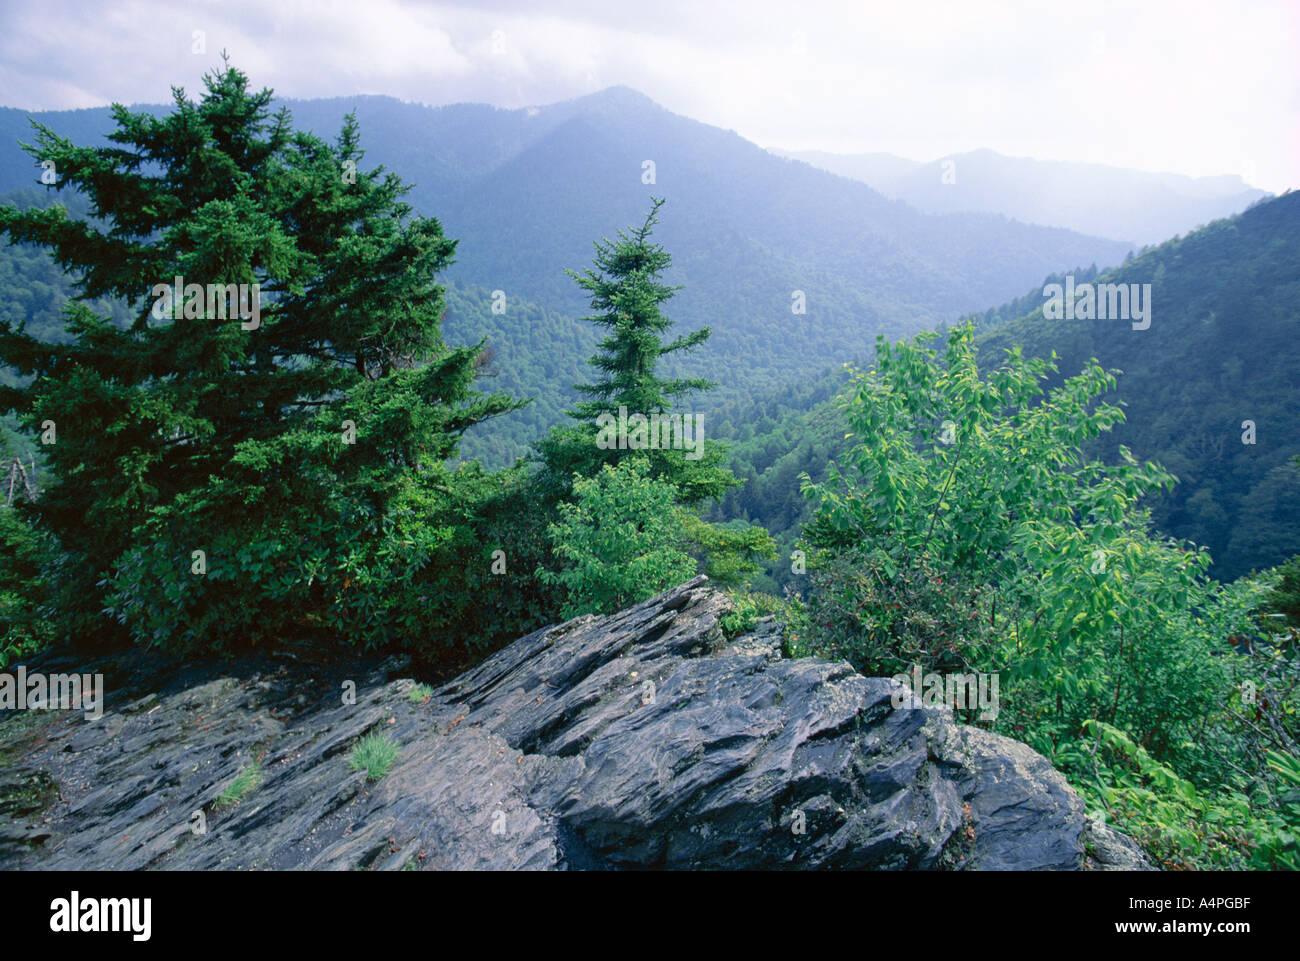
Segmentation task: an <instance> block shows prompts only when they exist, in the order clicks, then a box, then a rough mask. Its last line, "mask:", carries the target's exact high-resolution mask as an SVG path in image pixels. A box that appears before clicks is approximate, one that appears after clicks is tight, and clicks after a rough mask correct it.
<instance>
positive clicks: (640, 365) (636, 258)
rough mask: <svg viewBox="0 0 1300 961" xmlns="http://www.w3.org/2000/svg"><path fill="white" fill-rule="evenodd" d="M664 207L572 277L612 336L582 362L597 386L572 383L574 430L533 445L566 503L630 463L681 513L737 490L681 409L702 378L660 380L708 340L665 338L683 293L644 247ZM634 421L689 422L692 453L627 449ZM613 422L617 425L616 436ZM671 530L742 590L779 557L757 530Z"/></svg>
mask: <svg viewBox="0 0 1300 961" xmlns="http://www.w3.org/2000/svg"><path fill="white" fill-rule="evenodd" d="M663 205H664V201H663V200H662V199H660V198H651V208H650V211H649V213H648V214H647V215H646V219H645V221H644V222H643V223H642V225H641V226H640V227H639V228H637V229H636V230H634V231H633V232H632V233H630V234H629V233H627V232H625V231H622V230H620V231H619V232H618V237H617V239H615V240H612V241H611V240H608V239H605V240H602V241H600V242H598V243H596V244H595V248H596V256H595V260H594V269H593V268H588V269H586V270H584V271H583V272H582V273H578V272H577V271H573V270H570V271H568V273H569V275H570V276H571V277H573V278H574V280H576V281H577V283H578V285H579V286H580V287H581V288H582V289H583V290H584V291H586V292H587V293H588V295H589V296H590V304H591V307H592V309H593V310H594V311H596V313H595V314H593V315H591V316H589V317H587V318H586V319H587V320H588V321H590V322H591V323H593V324H595V325H597V326H598V327H603V328H605V329H606V330H607V331H608V334H607V335H606V336H605V338H604V339H603V340H602V341H601V342H600V344H599V345H598V353H596V355H595V356H593V357H592V358H591V359H590V360H589V361H588V363H589V364H590V365H591V366H592V367H594V368H595V369H596V370H597V371H599V372H600V374H601V376H600V377H599V378H598V379H596V380H595V382H594V383H590V384H578V385H575V389H576V390H578V391H579V392H580V393H581V394H582V395H583V396H584V397H585V398H586V400H583V401H581V402H579V403H577V404H575V405H574V408H573V409H572V410H571V411H570V412H569V416H570V417H572V418H573V419H574V420H576V421H578V423H577V424H576V425H570V426H567V427H557V428H555V429H554V430H553V431H552V432H551V434H550V435H549V436H548V437H547V438H545V439H544V440H543V441H541V442H540V443H539V444H538V449H539V452H540V454H541V459H542V462H543V465H544V469H543V472H542V476H543V479H544V482H549V485H550V488H549V492H548V493H549V495H550V497H552V498H558V499H561V500H562V499H564V498H566V497H567V496H568V495H569V493H570V491H571V490H572V486H571V485H572V484H573V481H574V479H575V478H588V479H590V478H595V477H597V476H599V475H600V474H601V471H602V469H603V468H604V467H607V466H608V467H614V466H616V465H617V464H618V463H619V462H620V461H621V460H622V459H623V458H624V457H626V456H629V455H631V456H633V457H635V458H638V459H645V460H646V461H647V463H648V471H647V476H648V478H649V479H650V480H652V481H656V482H662V483H665V484H668V485H670V486H671V487H672V488H673V489H674V490H675V492H676V502H677V504H678V505H679V507H680V508H696V507H698V506H699V505H701V504H702V503H704V502H705V501H708V500H711V499H716V498H719V497H721V496H722V495H723V494H725V493H726V492H727V491H728V490H730V489H732V488H733V487H736V486H738V485H739V484H740V483H741V482H740V481H739V480H738V479H737V478H736V476H735V475H734V474H732V472H731V471H730V470H729V469H728V468H727V467H726V465H725V463H724V462H725V459H726V453H725V450H724V449H723V447H722V446H721V445H720V444H718V443H717V442H716V441H711V440H708V439H707V438H706V436H705V431H704V427H703V424H704V420H705V418H704V415H703V414H702V413H698V412H691V411H687V410H682V409H681V408H682V406H683V404H682V402H683V401H684V400H686V399H687V398H688V397H689V396H690V395H691V394H694V393H698V392H700V391H706V390H709V389H711V388H712V387H713V386H714V385H713V384H712V383H711V382H709V381H707V380H703V379H700V378H663V377H661V376H659V374H658V366H659V361H660V359H661V358H663V357H667V356H669V355H674V354H678V353H684V352H686V351H689V350H691V349H692V348H695V347H698V346H699V345H700V344H702V343H703V342H704V341H705V340H707V339H708V337H709V334H710V331H709V328H707V327H705V328H702V329H700V330H697V331H694V332H692V333H689V334H682V335H679V336H677V337H675V338H673V339H671V340H669V339H668V336H669V331H670V329H671V327H672V321H671V320H670V319H669V318H667V317H666V316H664V314H663V311H662V306H663V305H664V304H665V303H666V302H667V301H668V300H669V299H670V298H671V297H672V296H673V294H674V293H676V291H678V290H680V289H681V288H680V287H672V286H668V285H667V284H665V283H663V281H662V278H663V274H664V272H665V271H666V270H667V269H668V267H669V266H670V265H671V263H672V258H671V256H670V255H669V253H668V252H667V251H666V250H665V249H664V247H663V246H662V245H661V244H657V243H654V242H652V241H651V239H650V237H651V234H652V232H653V230H654V227H655V225H656V224H657V223H658V222H659V219H658V217H659V210H660V208H661V207H662V206H663ZM637 415H640V416H642V417H645V418H650V417H651V416H663V415H680V416H681V417H682V418H683V420H684V421H686V420H689V421H691V422H692V423H693V424H694V429H693V435H692V437H691V441H692V446H693V447H694V449H692V450H687V449H686V448H685V447H684V446H682V447H667V448H665V447H663V446H660V445H659V444H657V443H653V442H652V443H651V445H650V446H646V445H645V441H647V440H653V439H654V438H656V437H657V438H658V440H660V441H661V440H662V439H663V435H662V434H656V432H655V431H653V430H649V431H646V432H645V434H644V435H643V437H642V438H641V441H640V442H639V443H637V442H629V441H635V440H636V439H635V438H630V437H628V436H627V435H628V434H631V433H633V432H632V431H626V432H624V430H623V425H624V424H625V423H626V421H627V420H629V419H631V418H633V417H635V416H637ZM611 422H612V423H614V424H617V425H619V426H618V427H617V429H616V430H612V429H611V427H610V424H611ZM677 436H678V438H679V439H680V436H681V435H680V434H679V435H677ZM611 441H614V442H613V443H611ZM674 523H675V526H676V533H675V534H674V538H675V539H676V540H677V541H678V543H679V546H683V547H685V548H686V549H689V550H690V551H691V552H692V553H693V554H694V555H695V556H696V557H698V558H700V559H701V560H703V561H704V562H705V570H706V571H707V572H708V573H709V574H710V575H711V576H714V577H715V578H718V579H720V580H723V581H724V582H729V583H736V582H739V581H740V580H741V579H743V578H744V577H745V576H747V575H748V574H750V573H752V572H754V571H755V570H757V565H756V564H754V563H753V559H754V558H757V557H769V558H770V557H775V545H774V543H773V541H772V538H771V536H770V535H769V534H768V533H767V532H766V531H765V530H763V529H762V528H761V527H744V526H732V527H722V526H715V525H710V524H707V523H705V522H704V521H702V520H700V518H699V516H698V515H697V514H696V513H694V511H693V510H690V509H678V510H677V511H676V516H675V522H674Z"/></svg>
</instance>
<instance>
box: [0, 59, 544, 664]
mask: <svg viewBox="0 0 1300 961" xmlns="http://www.w3.org/2000/svg"><path fill="white" fill-rule="evenodd" d="M205 83H206V86H207V91H206V93H205V95H204V97H203V98H202V99H201V100H200V101H199V102H198V103H194V102H191V101H188V100H186V99H185V98H184V95H183V93H182V92H180V91H177V92H176V98H175V105H174V110H173V112H172V113H171V114H169V115H167V116H165V117H162V118H155V117H153V116H150V115H148V114H137V113H132V112H131V111H129V110H127V109H125V108H123V107H116V108H114V117H115V120H116V122H117V124H118V128H119V129H118V131H117V132H116V133H115V134H113V136H112V138H111V139H112V140H113V142H114V144H115V146H114V147H112V148H88V147H78V146H76V145H74V144H72V143H71V142H69V141H68V140H66V139H63V138H61V137H59V136H57V135H56V134H54V133H53V132H52V131H49V130H48V129H44V128H38V131H37V134H38V136H37V145H36V146H35V147H33V148H32V151H31V152H32V154H33V156H36V157H40V158H43V159H50V160H52V161H54V164H55V169H56V170H57V171H58V187H59V188H62V189H67V188H75V189H77V190H80V191H81V192H82V193H83V194H84V195H85V196H86V197H87V198H88V199H89V201H90V202H91V204H92V209H93V210H94V212H96V213H97V214H98V215H99V216H100V217H101V218H102V220H103V221H104V222H106V223H107V224H109V225H110V226H109V227H107V228H102V227H98V226H96V225H94V224H91V223H86V222H82V221H78V220H75V219H73V218H72V217H71V216H70V215H69V214H68V212H67V210H66V208H63V207H59V206H55V207H51V208H48V209H45V210H27V211H21V210H18V209H15V208H6V209H3V210H0V229H3V230H5V231H6V232H7V233H8V234H9V237H10V239H11V240H13V241H20V242H25V243H36V244H43V245H45V246H48V247H49V248H50V249H51V250H52V251H53V253H54V255H55V257H56V258H57V259H58V261H59V262H60V264H61V265H63V266H64V267H65V268H70V269H73V270H75V271H76V272H77V275H78V278H79V291H80V292H81V293H83V294H84V295H86V296H87V297H90V298H98V297H114V298H120V299H122V300H125V301H127V302H128V303H130V304H131V305H132V315H131V316H132V319H131V322H130V324H129V325H126V326H123V325H120V324H115V323H114V322H113V320H112V318H111V317H109V318H105V317H102V316H100V315H97V314H96V313H95V312H94V310H92V309H91V307H90V306H89V305H88V304H86V303H75V304H73V305H71V306H69V307H68V309H67V311H66V317H67V331H68V338H65V340H64V341H62V342H53V341H46V340H42V339H41V338H39V337H37V336H33V335H32V334H31V333H24V332H20V331H16V330H14V329H13V328H12V326H11V325H7V324H6V325H4V326H3V327H0V362H3V363H5V364H8V365H11V366H12V367H14V368H16V369H17V371H18V373H19V374H20V375H22V376H24V377H30V378H33V379H32V380H31V382H30V384H28V385H27V386H25V387H22V388H10V389H6V390H4V391H2V392H0V406H3V407H6V408H8V409H10V410H13V411H15V412H16V413H18V414H19V415H20V417H21V418H22V419H23V421H24V423H25V425H26V426H27V427H28V429H29V430H31V431H33V432H34V431H36V430H37V429H39V427H40V424H41V423H42V422H43V421H45V420H53V421H54V422H55V424H56V425H57V430H58V437H57V442H56V443H54V444H52V445H49V446H48V447H47V448H46V454H47V458H48V471H47V474H46V483H45V486H44V490H43V491H42V494H41V496H40V499H39V501H38V502H37V504H36V506H35V508H34V513H35V514H36V516H37V517H38V518H39V522H40V524H41V525H43V527H44V529H47V530H48V531H49V532H50V533H51V534H52V535H53V536H54V537H55V538H57V541H58V543H59V546H60V547H61V549H62V552H63V557H62V559H61V566H60V575H61V576H60V578H59V583H60V585H61V588H64V589H66V591H67V594H68V597H69V599H70V601H69V603H68V604H67V605H64V606H62V607H61V609H60V611H59V613H60V618H61V624H60V627H61V631H62V633H63V634H64V635H65V636H67V637H70V638H73V639H76V640H79V641H82V642H84V643H93V642H95V641H104V640H108V639H111V634H110V630H109V625H110V623H112V622H109V621H105V619H104V617H103V613H102V612H103V611H104V610H105V609H107V610H108V612H109V613H110V615H111V616H112V618H113V620H114V621H115V622H116V623H117V624H118V625H119V626H120V628H121V629H122V631H123V632H124V633H125V634H126V635H128V636H129V637H131V638H132V639H133V640H135V641H137V642H139V643H145V644H159V645H166V646H169V647H174V648H176V649H180V650H190V649H228V648H231V647H235V646H238V645H243V644H254V643H260V642H263V641H269V640H272V639H276V638H284V637H288V636H291V635H293V634H297V633H303V632H308V633H313V634H314V633H317V632H323V633H326V634H328V635H331V636H335V637H344V638H346V639H347V640H348V641H350V642H352V643H355V644H360V645H367V646H378V645H385V644H389V643H392V642H395V641H396V640H398V639H399V638H400V639H405V640H407V641H408V642H411V643H415V642H416V638H417V636H418V635H420V634H425V633H428V634H432V636H433V638H434V639H435V641H434V643H435V644H437V643H439V641H438V640H437V639H443V640H445V639H446V638H448V637H450V636H453V635H457V632H458V630H459V628H455V629H452V628H449V627H447V624H449V623H453V622H454V621H455V617H454V613H455V611H456V609H457V608H456V606H455V605H450V606H443V604H444V602H446V600H447V598H456V599H457V603H458V604H460V605H464V604H466V603H467V599H466V598H465V595H464V578H465V568H464V567H463V566H461V565H463V561H464V559H465V557H466V555H467V554H472V553H474V552H475V551H476V549H477V548H476V547H475V546H474V525H475V524H476V523H477V519H478V518H479V517H480V516H481V514H482V507H483V503H484V501H485V500H487V499H490V498H491V497H492V496H493V494H492V490H491V488H492V484H491V483H489V479H488V478H486V477H485V475H483V474H482V472H481V471H478V470H474V469H467V470H451V469H449V468H448V467H447V466H444V464H445V462H447V461H449V460H450V459H452V458H453V457H454V456H455V453H456V444H457V441H458V438H459V436H460V435H461V433H462V432H463V431H464V430H465V429H467V428H468V427H470V426H471V425H473V424H475V423H478V422H480V421H482V420H484V419H485V418H488V417H491V416H493V415H495V414H498V413H502V412H505V411H509V410H512V409H516V408H517V407H518V406H520V405H519V404H518V403H517V402H514V401H511V400H509V399H508V398H507V397H505V396H504V395H500V394H498V395H493V396H490V397H485V396H482V395H479V394H476V393H475V392H474V390H473V382H474V380H475V377H476V374H477V370H478V367H479V365H480V362H481V361H480V354H479V349H478V348H477V347H467V348H449V347H447V346H446V345H445V344H444V343H443V341H442V338H441V336H440V332H439V320H440V318H441V315H442V313H443V309H444V305H443V299H442V291H441V289H440V288H439V287H438V286H437V285H436V284H435V283H434V281H433V278H434V275H435V274H436V273H437V272H438V271H440V270H442V269H443V268H445V266H446V265H447V264H448V263H449V261H450V258H451V256H452V253H453V251H454V249H455V243H454V242H453V241H450V240H448V239H447V238H445V237H444V236H443V233H442V229H441V227H440V225H439V224H438V222H437V221H436V220H432V219H421V218H417V217H412V216H411V210H410V208H409V206H407V205H406V204H405V203H404V202H403V201H402V200H401V197H402V194H403V193H404V192H405V190H406V188H405V187H404V185H403V184H402V182H401V181H400V180H399V179H398V178H397V176H396V175H394V174H389V173H385V172H384V171H383V170H382V168H380V169H377V170H365V169H363V168H360V166H359V165H360V162H361V160H362V156H363V154H362V151H361V150H360V147H359V137H358V130H357V127H356V124H355V122H353V121H352V120H351V119H350V118H349V120H348V121H347V122H345V124H344V128H343V131H342V133H341V134H340V136H339V138H338V141H337V143H336V144H334V145H330V144H326V143H325V142H323V141H321V140H319V139H318V138H316V137H314V136H311V135H307V134H301V133H295V132H294V131H293V130H292V129H291V127H290V120H289V117H288V115H287V114H286V113H284V112H281V113H280V114H277V115H276V116H275V117H274V118H271V117H270V116H269V105H270V102H271V94H270V92H269V91H261V92H258V93H253V92H250V91H249V89H248V87H247V82H246V80H245V78H244V76H243V75H242V74H241V73H240V72H239V71H237V70H234V69H233V68H226V69H225V70H223V71H222V72H220V73H218V74H216V75H213V76H210V77H208V78H206V80H205ZM175 276H181V277H182V278H183V279H184V283H186V284H190V283H197V284H200V285H204V286H206V285H208V284H258V285H260V288H261V299H260V318H257V319H258V320H260V324H255V323H241V321H251V320H253V318H252V317H251V316H250V314H249V313H244V314H241V315H240V317H238V318H230V317H229V316H227V317H225V319H222V318H221V316H220V315H219V314H217V313H215V312H214V311H213V306H214V305H213V304H211V303H209V304H203V303H201V302H199V301H198V300H191V299H189V298H188V296H187V299H186V301H185V305H184V309H183V310H182V309H176V310H174V311H172V312H171V314H170V316H169V315H168V313H167V312H166V311H160V310H158V309H157V305H156V304H155V298H157V296H158V291H157V290H155V289H154V287H155V285H170V284H171V282H172V279H173V277H175ZM245 306H246V307H251V306H252V304H247V303H246V304H245ZM176 307H177V308H179V307H180V305H179V304H178V305H176ZM160 314H161V316H160ZM196 551H202V552H203V555H202V556H201V557H200V556H199V555H196V554H195V553H194V552H196ZM453 561H454V562H455V563H453ZM72 598H75V599H76V603H71V599H72ZM421 598H423V599H424V601H423V603H427V604H428V605H430V607H431V608H432V610H434V611H436V612H438V614H439V615H440V617H434V618H429V617H428V609H426V608H425V607H424V606H422V602H421ZM430 620H432V621H433V623H432V624H430V623H429V622H430Z"/></svg>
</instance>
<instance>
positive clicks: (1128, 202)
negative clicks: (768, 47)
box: [774, 149, 1271, 246]
mask: <svg viewBox="0 0 1300 961" xmlns="http://www.w3.org/2000/svg"><path fill="white" fill-rule="evenodd" d="M774 152H775V153H778V154H780V155H781V156H785V157H790V158H792V159H795V160H802V161H804V162H805V163H808V164H811V165H812V166H814V167H817V168H819V169H822V170H827V171H830V172H831V173H835V174H839V175H840V176H842V177H848V178H850V179H853V180H858V181H861V182H862V183H865V184H867V185H869V186H871V187H872V188H874V189H875V190H878V191H880V192H881V193H882V194H884V195H885V196H887V197H893V198H896V199H899V200H904V201H906V202H907V203H909V204H911V205H912V206H914V207H916V208H917V209H919V210H925V211H929V212H930V213H952V212H955V211H984V212H991V213H1000V214H1005V215H1006V216H1008V217H1012V218H1014V219H1016V220H1021V221H1024V222H1025V223H1032V224H1046V225H1048V226H1052V227H1065V228H1068V229H1070V230H1077V231H1079V232H1080V233H1085V234H1092V235H1095V236H1098V237H1114V238H1116V239H1120V240H1125V241H1129V242H1130V243H1134V244H1137V245H1141V246H1146V245H1149V244H1158V243H1160V242H1162V241H1165V240H1168V239H1169V238H1171V237H1173V236H1175V235H1177V234H1184V233H1187V232H1188V231H1189V230H1194V229H1196V228H1197V227H1203V226H1204V225H1206V224H1208V223H1210V222H1211V221H1214V220H1218V219H1220V218H1222V217H1228V216H1231V215H1232V214H1235V213H1240V212H1241V211H1242V210H1245V209H1246V208H1247V207H1248V206H1250V205H1251V204H1252V203H1254V202H1256V201H1258V200H1261V199H1263V198H1264V197H1268V196H1271V195H1270V194H1269V193H1268V192H1267V191H1263V190H1258V189H1256V188H1254V187H1251V186H1250V185H1249V184H1247V183H1246V182H1245V181H1243V180H1242V179H1241V177H1239V176H1236V175H1224V176H1218V177H1197V178H1193V177H1187V176H1184V175H1182V174H1169V173H1150V172H1147V171H1144V170H1125V169H1123V168H1119V167H1108V166H1104V165H1102V164H1089V163H1065V162H1061V161H1052V160H1033V159H1030V158H1028V157H1007V156H1004V155H1002V154H999V153H996V152H994V151H992V150H986V149H984V150H972V151H970V152H968V153H960V154H951V155H949V156H947V157H940V158H939V159H938V160H934V161H932V162H930V163H922V162H920V161H917V160H908V159H907V158H905V157H898V156H895V155H894V154H889V153H861V154H835V153H826V152H823V151H816V150H805V151H781V150H777V151H774Z"/></svg>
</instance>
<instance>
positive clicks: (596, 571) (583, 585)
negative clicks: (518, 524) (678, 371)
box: [537, 457, 696, 617]
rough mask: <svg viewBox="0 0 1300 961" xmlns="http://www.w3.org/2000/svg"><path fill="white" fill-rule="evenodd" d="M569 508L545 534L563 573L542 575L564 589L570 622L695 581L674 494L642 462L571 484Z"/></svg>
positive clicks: (625, 462) (561, 507)
mask: <svg viewBox="0 0 1300 961" xmlns="http://www.w3.org/2000/svg"><path fill="white" fill-rule="evenodd" d="M573 497H574V500H573V501H572V502H564V503H561V504H560V505H559V512H560V519H559V520H558V521H557V522H556V523H555V524H552V525H551V526H550V527H549V528H548V534H549V536H550V540H551V547H552V549H553V550H554V552H555V556H556V557H557V558H560V559H561V561H562V563H563V567H562V568H561V569H560V570H559V571H558V572H554V571H550V570H547V569H546V568H538V571H537V576H538V577H539V578H541V579H542V580H543V581H544V582H546V583H550V584H554V585H556V586H558V587H561V588H563V589H564V590H565V592H566V594H567V596H566V598H565V601H564V603H563V611H564V616H565V617H577V616H578V615H579V614H589V613H601V614H609V613H612V612H614V611H618V610H621V609H623V608H625V607H627V606H628V605H630V604H635V603H636V602H638V601H643V600H646V599H647V598H650V597H653V596H654V595H656V594H658V593H659V592H661V591H664V590H667V589H668V588H670V587H674V586H676V585H677V584H680V583H682V582H683V581H687V580H690V578H691V577H693V576H694V574H695V566H696V565H695V560H694V559H693V558H692V557H691V556H690V555H689V554H687V553H686V552H685V551H684V550H683V549H682V546H681V545H682V537H683V533H682V520H681V516H680V515H681V511H680V509H679V508H678V507H677V491H676V489H675V488H674V487H673V486H672V485H671V484H669V483H667V482H666V481H661V480H656V479H654V478H653V477H651V476H650V465H649V464H648V463H647V462H646V461H645V460H644V459H642V458H639V457H638V458H631V457H629V458H625V459H624V460H623V461H621V462H620V463H619V464H618V465H617V466H606V467H603V468H601V470H600V472H599V473H598V474H597V475H596V476H595V477H592V478H582V477H577V476H575V477H574V482H573Z"/></svg>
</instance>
